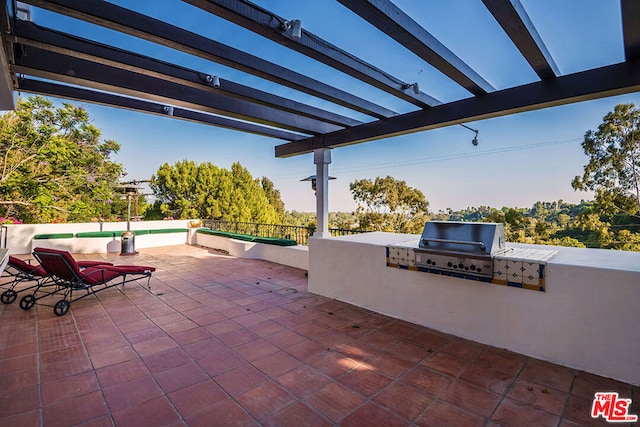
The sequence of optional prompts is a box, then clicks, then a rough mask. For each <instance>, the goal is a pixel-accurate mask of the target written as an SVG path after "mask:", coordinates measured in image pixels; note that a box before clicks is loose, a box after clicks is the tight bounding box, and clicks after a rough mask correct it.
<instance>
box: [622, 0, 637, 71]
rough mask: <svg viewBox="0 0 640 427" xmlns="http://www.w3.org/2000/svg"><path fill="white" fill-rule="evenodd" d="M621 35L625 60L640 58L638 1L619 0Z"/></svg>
mask: <svg viewBox="0 0 640 427" xmlns="http://www.w3.org/2000/svg"><path fill="white" fill-rule="evenodd" d="M621 8H622V35H623V38H624V55H625V58H626V59H627V61H630V60H632V59H638V58H640V2H638V1H637V0H621Z"/></svg>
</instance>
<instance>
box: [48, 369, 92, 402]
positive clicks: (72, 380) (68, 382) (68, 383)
mask: <svg viewBox="0 0 640 427" xmlns="http://www.w3.org/2000/svg"><path fill="white" fill-rule="evenodd" d="M99 390H100V386H99V385H98V379H97V377H96V374H95V373H94V372H91V371H87V372H83V373H80V374H78V375H74V376H71V377H65V378H63V379H60V380H57V381H51V382H48V383H45V384H43V385H42V390H41V392H42V404H43V405H44V406H47V405H51V404H53V403H57V402H61V401H63V400H65V399H69V398H72V397H77V396H82V395H83V394H88V393H91V392H94V391H99Z"/></svg>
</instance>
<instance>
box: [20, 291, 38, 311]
mask: <svg viewBox="0 0 640 427" xmlns="http://www.w3.org/2000/svg"><path fill="white" fill-rule="evenodd" d="M34 305H36V297H34V296H33V295H25V296H23V297H22V298H21V299H20V308H21V309H23V310H29V309H30V308H31V307H33V306H34Z"/></svg>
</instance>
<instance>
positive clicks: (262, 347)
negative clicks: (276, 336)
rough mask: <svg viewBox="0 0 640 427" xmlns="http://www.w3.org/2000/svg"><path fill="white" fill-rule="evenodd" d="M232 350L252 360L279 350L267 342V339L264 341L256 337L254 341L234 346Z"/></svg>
mask: <svg viewBox="0 0 640 427" xmlns="http://www.w3.org/2000/svg"><path fill="white" fill-rule="evenodd" d="M234 351H235V352H236V353H238V354H239V355H241V356H242V357H244V358H245V359H247V360H248V361H250V362H252V361H254V360H257V359H260V358H262V357H265V356H267V355H269V354H272V353H275V352H277V351H279V350H278V347H276V346H275V345H273V344H271V343H269V342H268V341H265V340H263V339H256V340H255V341H252V342H249V343H247V344H243V345H241V346H238V347H236V348H235V349H234Z"/></svg>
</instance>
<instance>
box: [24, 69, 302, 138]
mask: <svg viewBox="0 0 640 427" xmlns="http://www.w3.org/2000/svg"><path fill="white" fill-rule="evenodd" d="M17 89H18V90H19V91H21V92H26V93H34V94H38V95H46V96H55V97H58V98H63V99H72V100H74V101H80V102H90V103H92V104H98V105H105V106H107V107H114V108H124V109H126V110H130V111H136V112H141V113H149V114H156V115H160V116H163V115H164V116H166V115H167V112H165V111H164V109H163V108H164V105H162V104H157V103H154V102H149V101H144V100H141V99H134V98H127V97H124V96H118V95H114V94H111V93H105V92H96V91H93V90H88V89H83V88H79V87H73V86H65V85H60V84H57V83H51V82H46V81H42V80H33V79H28V78H20V79H18V87H17ZM173 118H176V119H181V120H187V121H190V122H194V123H200V124H206V125H212V126H216V127H221V128H225V129H231V130H236V131H242V132H248V133H252V134H255V135H261V136H266V137H269V138H277V139H283V140H295V139H300V138H303V136H302V135H298V134H295V133H292V132H287V131H284V130H280V129H273V128H269V127H265V126H260V125H256V124H253V123H248V122H241V121H238V120H233V119H229V118H226V117H220V116H213V115H211V114H205V113H200V112H198V111H192V110H185V109H182V108H177V107H175V108H174V109H173Z"/></svg>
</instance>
